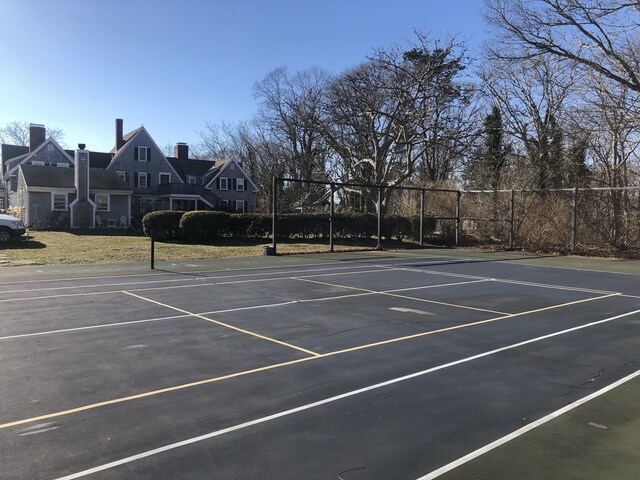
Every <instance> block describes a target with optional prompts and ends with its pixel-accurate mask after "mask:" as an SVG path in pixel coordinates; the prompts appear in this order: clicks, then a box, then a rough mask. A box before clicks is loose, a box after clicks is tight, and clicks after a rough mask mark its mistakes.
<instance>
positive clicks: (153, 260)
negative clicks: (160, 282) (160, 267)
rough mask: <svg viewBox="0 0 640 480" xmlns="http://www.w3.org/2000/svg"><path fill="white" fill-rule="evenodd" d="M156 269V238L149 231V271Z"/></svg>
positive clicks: (153, 233)
mask: <svg viewBox="0 0 640 480" xmlns="http://www.w3.org/2000/svg"><path fill="white" fill-rule="evenodd" d="M155 267H156V236H155V232H154V231H153V230H151V270H154V269H155Z"/></svg>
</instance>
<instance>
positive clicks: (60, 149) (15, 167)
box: [5, 138, 75, 177]
mask: <svg viewBox="0 0 640 480" xmlns="http://www.w3.org/2000/svg"><path fill="white" fill-rule="evenodd" d="M50 143H53V144H54V145H55V146H56V147H57V148H58V150H59V151H60V152H61V153H62V155H64V156H65V157H67V159H68V160H69V162H71V164H72V165H75V162H74V161H73V158H71V156H69V154H68V153H67V152H65V151H64V148H62V147H61V146H60V144H59V143H58V142H56V140H55V139H54V138H48V139H47V140H45V141H44V142H43V143H42V145H40V146H39V147H38V148H36V149H35V150H34V151H33V152H29V153H27V154H25V155H26V156H25V157H24V158H23V159H22V160H20V162H18V163H17V164H16V165H15V166H14V167H13V168H12V169H11V170H9V171H7V173H6V174H5V177H6V176H10V175H11V174H12V173H13V172H15V171H16V170H18V168H20V165H23V164H24V163H25V162H27V160H29V159H30V158H32V157H34V156H35V155H36V154H37V153H38V152H39V151H40V150H42V149H43V148H44V147H45V145H48V144H50ZM19 156H20V155H18V157H19ZM13 158H16V157H13ZM9 160H12V159H11V158H7V159H6V161H7V162H8V161H9Z"/></svg>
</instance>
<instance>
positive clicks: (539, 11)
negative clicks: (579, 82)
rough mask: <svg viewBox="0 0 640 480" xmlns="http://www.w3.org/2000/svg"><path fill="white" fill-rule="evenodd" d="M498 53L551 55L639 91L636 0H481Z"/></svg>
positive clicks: (638, 12) (639, 10)
mask: <svg viewBox="0 0 640 480" xmlns="http://www.w3.org/2000/svg"><path fill="white" fill-rule="evenodd" d="M485 7H486V11H485V16H486V19H487V21H488V22H489V23H490V24H491V25H493V26H494V27H496V28H497V31H498V33H499V34H500V35H499V36H498V37H497V38H496V39H495V42H494V47H493V51H494V54H495V55H496V56H497V57H500V58H507V59H514V58H519V59H522V58H535V57H538V56H548V55H551V56H553V57H556V58H558V59H561V60H564V61H567V62H570V63H575V64H577V65H580V66H581V67H582V68H583V69H585V70H586V71H593V72H596V73H598V74H599V75H602V76H603V77H606V78H608V79H610V80H613V81H614V82H616V83H618V84H620V85H622V86H624V87H626V88H629V89H630V90H633V91H636V92H640V77H639V75H638V72H640V35H639V33H638V26H639V24H640V3H639V2H638V1H637V0H485Z"/></svg>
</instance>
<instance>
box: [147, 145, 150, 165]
mask: <svg viewBox="0 0 640 480" xmlns="http://www.w3.org/2000/svg"><path fill="white" fill-rule="evenodd" d="M150 161H151V149H150V148H149V147H147V162H150Z"/></svg>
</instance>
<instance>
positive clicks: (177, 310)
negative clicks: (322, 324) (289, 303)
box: [122, 290, 320, 357]
mask: <svg viewBox="0 0 640 480" xmlns="http://www.w3.org/2000/svg"><path fill="white" fill-rule="evenodd" d="M122 293H125V294H127V295H131V296H132V297H135V298H139V299H140V300H144V301H146V302H149V303H155V304H156V305H160V306H161V307H165V308H170V309H171V310H175V311H176V312H180V313H184V314H185V315H189V316H191V317H196V318H199V319H201V320H205V321H207V322H210V323H215V324H216V325H220V326H221V327H225V328H230V329H231V330H235V331H237V332H240V333H244V334H246V335H251V336H252V337H256V338H260V339H262V340H266V341H268V342H272V343H277V344H278V345H282V346H284V347H287V348H293V349H294V350H298V351H300V352H304V353H306V354H309V355H312V356H314V357H319V356H320V354H319V353H316V352H312V351H311V350H307V349H306V348H302V347H298V346H296V345H292V344H290V343H287V342H283V341H281V340H276V339H275V338H271V337H267V336H265V335H260V334H259V333H256V332H252V331H250V330H245V329H244V328H239V327H236V326H234V325H230V324H228V323H224V322H220V321H218V320H214V319H213V318H209V317H205V316H204V315H200V314H199V313H193V312H189V311H188V310H183V309H182V308H178V307H174V306H173V305H169V304H166V303H162V302H158V301H156V300H152V299H150V298H146V297H143V296H141V295H136V294H135V293H131V292H127V291H125V290H122Z"/></svg>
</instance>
